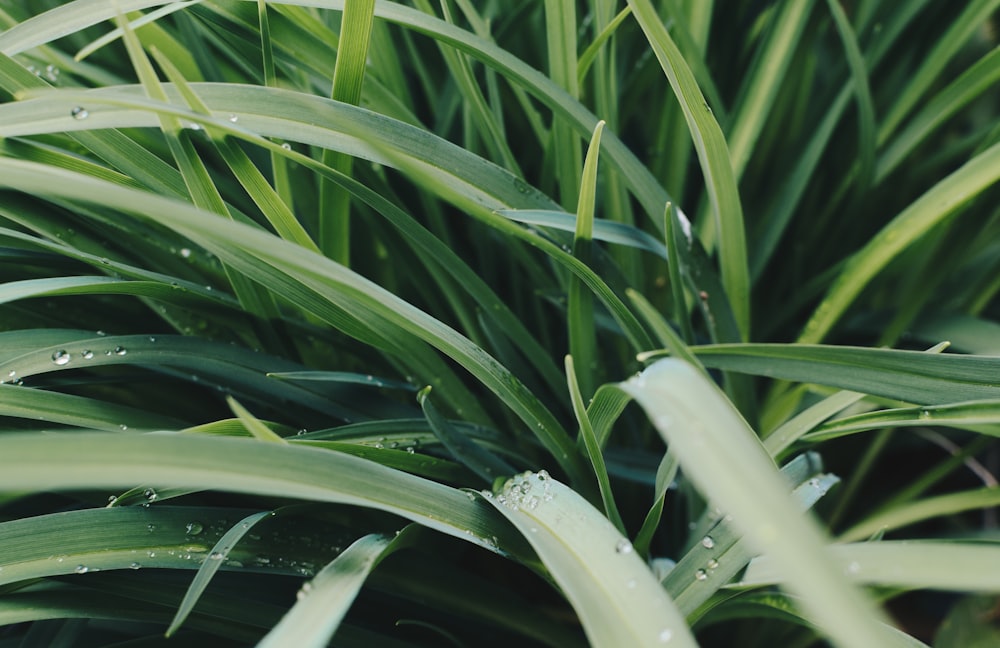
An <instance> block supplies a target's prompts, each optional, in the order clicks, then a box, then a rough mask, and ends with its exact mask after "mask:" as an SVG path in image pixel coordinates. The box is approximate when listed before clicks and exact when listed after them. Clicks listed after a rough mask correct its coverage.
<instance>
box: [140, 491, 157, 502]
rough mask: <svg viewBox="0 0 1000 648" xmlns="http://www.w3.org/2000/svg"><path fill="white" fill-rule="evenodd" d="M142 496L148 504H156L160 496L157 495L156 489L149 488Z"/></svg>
mask: <svg viewBox="0 0 1000 648" xmlns="http://www.w3.org/2000/svg"><path fill="white" fill-rule="evenodd" d="M142 496H143V497H145V498H146V501H148V502H155V501H156V500H157V499H158V498H159V497H160V496H159V495H157V494H156V489H153V488H147V489H146V490H144V491H142Z"/></svg>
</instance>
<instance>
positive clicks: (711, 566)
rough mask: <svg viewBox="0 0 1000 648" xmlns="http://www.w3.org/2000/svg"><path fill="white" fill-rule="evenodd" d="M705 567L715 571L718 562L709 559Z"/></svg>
mask: <svg viewBox="0 0 1000 648" xmlns="http://www.w3.org/2000/svg"><path fill="white" fill-rule="evenodd" d="M705 566H706V567H708V568H709V569H715V568H717V567H718V566H719V561H718V560H716V559H715V558H709V559H708V562H707V563H705Z"/></svg>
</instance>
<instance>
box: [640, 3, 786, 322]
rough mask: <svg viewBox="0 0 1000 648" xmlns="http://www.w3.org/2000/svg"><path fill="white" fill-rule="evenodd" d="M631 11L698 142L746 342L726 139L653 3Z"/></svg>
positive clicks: (737, 213) (742, 260)
mask: <svg viewBox="0 0 1000 648" xmlns="http://www.w3.org/2000/svg"><path fill="white" fill-rule="evenodd" d="M794 4H801V3H794ZM629 6H630V7H632V14H633V15H634V16H635V18H636V20H637V21H638V22H639V26H640V27H641V28H642V30H643V33H644V34H645V35H646V40H647V41H649V44H650V46H651V47H652V48H653V52H654V53H655V54H656V58H657V60H659V62H660V67H662V68H663V71H664V73H665V74H666V76H667V79H668V80H669V81H670V86H671V88H672V89H673V91H674V94H675V96H676V97H677V99H678V101H679V102H680V104H681V108H682V109H683V111H684V116H685V118H686V120H687V123H688V129H689V130H690V132H691V137H692V138H693V139H694V145H695V150H696V151H697V153H698V159H699V161H700V163H701V169H702V174H703V175H704V177H705V185H706V190H707V192H708V197H709V202H710V204H711V206H712V215H713V218H714V220H715V225H716V230H717V231H718V233H719V258H720V266H721V269H722V271H721V275H722V285H723V287H724V288H725V291H726V295H728V298H729V303H730V306H731V308H732V311H733V315H734V317H735V319H736V326H737V329H738V330H739V332H740V338H741V339H743V340H746V339H747V338H748V336H749V333H750V280H749V270H748V265H747V250H746V240H745V235H744V231H743V208H742V206H741V205H740V197H739V190H738V189H737V186H736V177H735V175H734V173H733V165H732V162H731V159H730V154H729V149H728V147H727V145H726V139H725V137H724V136H723V134H722V130H721V129H720V128H719V124H718V122H716V121H715V118H714V117H713V116H712V110H711V108H709V107H708V103H706V101H705V98H704V96H702V94H701V90H700V89H699V88H698V83H697V82H696V81H695V78H694V75H693V74H692V73H691V70H690V68H689V67H688V66H687V63H686V62H685V61H684V58H683V57H682V56H681V53H680V51H679V50H678V49H677V46H676V45H674V42H673V40H671V38H670V34H669V33H667V30H666V28H665V27H664V26H663V23H661V22H660V20H659V17H658V15H657V13H656V10H655V9H654V8H653V5H652V4H651V3H650V2H649V0H629ZM665 202H666V201H664V203H665ZM664 203H661V205H662V204H664Z"/></svg>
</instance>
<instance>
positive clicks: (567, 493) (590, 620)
mask: <svg viewBox="0 0 1000 648" xmlns="http://www.w3.org/2000/svg"><path fill="white" fill-rule="evenodd" d="M483 496H484V497H485V498H486V499H487V501H488V502H489V503H491V504H493V506H494V507H496V509H497V510H498V511H500V512H501V513H502V514H503V515H504V516H505V517H506V518H507V519H508V520H509V521H510V522H511V523H513V524H514V526H515V527H516V528H517V529H518V531H520V532H521V533H522V534H523V535H524V537H525V538H526V539H527V540H528V542H529V543H531V546H532V547H533V548H534V549H535V551H536V552H537V553H538V556H539V558H541V560H542V563H543V564H544V565H545V567H546V568H547V569H548V572H549V573H550V574H551V575H552V578H553V580H555V582H556V583H557V584H558V585H559V587H560V589H561V590H562V592H563V594H564V595H565V596H566V598H567V599H569V602H570V603H571V604H572V605H573V608H574V609H575V610H576V613H577V616H578V617H579V619H580V623H581V624H582V625H583V629H584V631H585V632H586V633H587V638H588V640H589V641H590V644H591V645H592V646H595V647H597V648H617V647H619V646H636V647H640V646H650V647H652V646H659V645H662V644H664V643H667V642H671V643H670V645H671V646H674V645H677V646H688V647H694V646H697V643H695V640H694V637H693V636H692V635H691V631H690V630H689V629H688V626H687V624H686V623H685V622H684V618H683V617H682V616H681V615H680V613H679V612H678V611H677V608H676V607H674V605H673V603H672V601H671V600H670V599H669V598H668V596H667V594H666V592H665V591H664V590H663V588H662V587H660V584H659V583H658V582H657V581H656V579H655V578H654V577H653V574H652V572H650V571H649V568H648V567H646V565H645V564H644V563H643V561H642V559H641V558H640V557H639V555H638V554H637V553H636V552H635V550H634V549H633V548H632V545H631V543H629V541H628V540H627V539H626V538H625V537H624V536H622V535H621V534H620V533H619V532H618V531H617V530H616V529H615V527H614V525H612V524H611V522H609V521H608V519H607V518H605V517H604V516H603V515H602V514H601V512H600V511H598V510H597V509H595V508H593V507H592V506H591V505H590V504H589V503H588V502H587V501H586V500H584V499H583V498H582V497H580V495H578V494H577V493H576V492H575V491H573V490H572V489H570V488H569V487H567V486H565V485H563V484H561V483H559V482H558V481H556V480H554V479H552V478H551V477H549V476H548V475H547V474H546V473H544V472H541V473H524V474H522V475H518V476H516V477H514V478H512V479H510V480H508V481H507V483H506V484H505V485H504V487H503V489H502V490H501V491H499V492H498V493H496V494H495V495H494V494H493V493H488V492H484V494H483Z"/></svg>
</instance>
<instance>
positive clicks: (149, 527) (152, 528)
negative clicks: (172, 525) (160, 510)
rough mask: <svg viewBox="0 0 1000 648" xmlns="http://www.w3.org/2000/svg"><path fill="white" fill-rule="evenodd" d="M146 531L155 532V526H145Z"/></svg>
mask: <svg viewBox="0 0 1000 648" xmlns="http://www.w3.org/2000/svg"><path fill="white" fill-rule="evenodd" d="M146 530H147V531H149V532H150V533H152V532H153V531H156V525H155V524H147V525H146Z"/></svg>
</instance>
